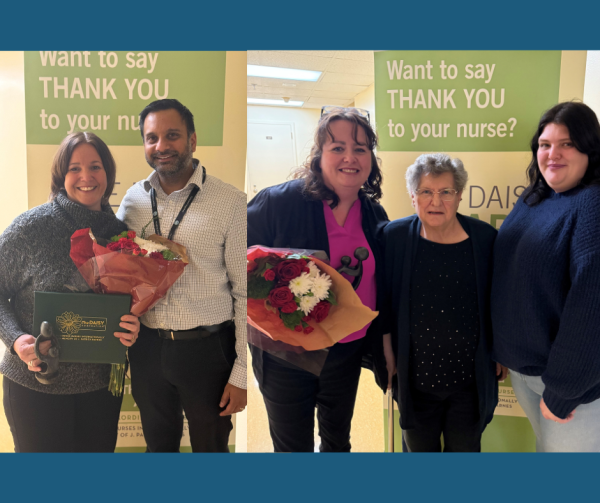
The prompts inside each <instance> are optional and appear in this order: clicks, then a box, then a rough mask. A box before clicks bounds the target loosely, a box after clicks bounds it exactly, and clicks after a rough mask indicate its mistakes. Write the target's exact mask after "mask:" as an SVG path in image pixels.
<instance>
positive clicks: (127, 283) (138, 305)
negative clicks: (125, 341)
mask: <svg viewBox="0 0 600 503" xmlns="http://www.w3.org/2000/svg"><path fill="white" fill-rule="evenodd" d="M142 247H143V248H142ZM70 255H71V259H72V260H73V262H75V265H76V266H77V269H78V270H79V272H80V273H81V275H82V276H83V279H84V280H85V282H86V283H87V284H88V285H89V287H90V288H91V289H92V290H93V291H94V292H95V293H108V294H111V293H112V294H115V293H122V294H129V295H131V314H134V315H136V316H141V315H142V314H144V313H145V312H147V311H149V310H150V309H151V308H152V307H154V305H155V304H156V303H157V302H158V301H159V300H160V299H162V298H163V297H164V296H165V295H166V294H167V291H168V290H169V288H171V286H173V284H174V283H175V281H177V279H178V278H179V276H181V275H182V274H183V269H184V268H185V266H186V265H187V264H188V258H187V252H186V249H185V247H184V246H182V245H180V244H178V243H175V242H173V241H169V240H168V239H165V238H163V237H162V236H158V235H152V236H150V237H148V238H147V239H141V238H138V237H137V236H136V233H135V232H134V231H124V232H122V233H121V234H120V235H117V236H113V237H112V238H111V241H110V242H109V243H108V244H107V246H106V247H105V246H101V245H100V244H99V243H98V242H97V240H96V238H95V237H94V235H93V234H92V231H91V229H80V230H78V231H76V232H75V233H74V234H73V235H72V236H71V253H70ZM124 373H125V364H124V363H123V364H113V365H112V368H111V373H110V382H109V386H108V389H109V390H110V391H111V392H112V393H113V394H114V395H117V396H118V395H120V394H121V393H122V392H123V387H122V386H123V380H124Z"/></svg>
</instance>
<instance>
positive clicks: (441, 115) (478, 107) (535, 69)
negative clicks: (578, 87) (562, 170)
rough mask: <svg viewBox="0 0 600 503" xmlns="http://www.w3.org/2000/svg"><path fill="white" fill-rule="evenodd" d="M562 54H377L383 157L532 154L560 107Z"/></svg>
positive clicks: (377, 105) (377, 103)
mask: <svg viewBox="0 0 600 503" xmlns="http://www.w3.org/2000/svg"><path fill="white" fill-rule="evenodd" d="M560 62H561V52H560V51H383V52H376V53H375V117H376V121H377V131H378V133H379V145H380V150H381V151H408V152H413V151H416V152H421V151H452V152H515V151H526V150H528V142H529V140H530V139H531V136H532V135H533V133H534V131H535V128H536V126H537V123H538V120H539V118H540V114H541V112H542V111H544V110H546V109H548V108H550V107H551V106H553V105H555V104H556V103H557V101H558V90H559V81H560Z"/></svg>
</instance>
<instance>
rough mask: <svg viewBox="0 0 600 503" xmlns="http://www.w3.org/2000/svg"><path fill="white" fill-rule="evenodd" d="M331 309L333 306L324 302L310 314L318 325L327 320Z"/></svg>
mask: <svg viewBox="0 0 600 503" xmlns="http://www.w3.org/2000/svg"><path fill="white" fill-rule="evenodd" d="M330 308H331V304H330V303H329V302H327V301H326V300H322V301H321V302H319V303H318V304H317V305H316V306H315V307H314V309H313V310H312V311H311V312H310V314H311V315H312V317H313V318H314V320H315V321H316V322H317V323H321V322H322V321H323V320H324V319H325V318H327V315H328V314H329V309H330Z"/></svg>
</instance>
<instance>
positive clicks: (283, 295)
mask: <svg viewBox="0 0 600 503" xmlns="http://www.w3.org/2000/svg"><path fill="white" fill-rule="evenodd" d="M293 300H294V294H293V293H292V291H291V290H290V289H289V288H288V287H287V286H280V287H278V288H273V290H271V291H270V292H269V302H271V305H272V306H273V307H283V306H285V305H286V304H287V303H288V302H290V301H293Z"/></svg>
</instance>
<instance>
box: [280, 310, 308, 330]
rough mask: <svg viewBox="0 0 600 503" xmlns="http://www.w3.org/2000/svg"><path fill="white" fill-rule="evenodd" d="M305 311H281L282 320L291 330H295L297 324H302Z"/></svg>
mask: <svg viewBox="0 0 600 503" xmlns="http://www.w3.org/2000/svg"><path fill="white" fill-rule="evenodd" d="M303 316H304V313H303V312H302V311H294V312H293V313H281V321H283V324H284V325H285V326H286V327H287V328H289V329H290V330H294V328H296V325H301V324H302V317H303Z"/></svg>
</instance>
